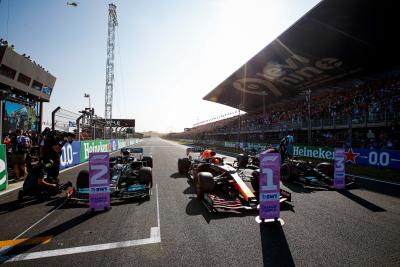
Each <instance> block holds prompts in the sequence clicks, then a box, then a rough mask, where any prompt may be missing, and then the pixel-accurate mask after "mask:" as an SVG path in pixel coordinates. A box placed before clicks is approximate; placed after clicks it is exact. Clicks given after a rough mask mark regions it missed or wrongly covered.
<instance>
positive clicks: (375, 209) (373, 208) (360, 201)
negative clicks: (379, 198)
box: [338, 191, 386, 212]
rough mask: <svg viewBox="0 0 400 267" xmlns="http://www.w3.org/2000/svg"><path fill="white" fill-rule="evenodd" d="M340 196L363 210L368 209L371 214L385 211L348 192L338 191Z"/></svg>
mask: <svg viewBox="0 0 400 267" xmlns="http://www.w3.org/2000/svg"><path fill="white" fill-rule="evenodd" d="M338 192H339V193H340V194H341V195H342V196H345V197H347V198H348V199H350V200H353V201H354V202H356V203H357V204H360V205H361V206H363V207H364V208H367V209H369V210H370V211H372V212H384V211H386V210H385V209H383V208H381V207H379V206H377V205H375V204H374V203H371V202H369V201H368V200H365V199H363V198H361V197H359V196H357V195H354V194H353V193H351V192H350V191H338Z"/></svg>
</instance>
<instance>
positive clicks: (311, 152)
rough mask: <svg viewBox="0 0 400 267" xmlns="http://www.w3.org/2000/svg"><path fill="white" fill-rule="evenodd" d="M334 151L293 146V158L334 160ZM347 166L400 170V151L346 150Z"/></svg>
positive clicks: (323, 148)
mask: <svg viewBox="0 0 400 267" xmlns="http://www.w3.org/2000/svg"><path fill="white" fill-rule="evenodd" d="M334 155H335V153H334V150H333V149H332V148H328V147H316V146H293V156H297V157H308V158H315V159H322V160H327V161H330V160H334ZM344 155H345V159H346V160H345V161H346V164H356V165H363V166H370V167H380V168H389V169H400V151H396V150H384V149H381V150H379V149H360V148H346V149H345V150H344Z"/></svg>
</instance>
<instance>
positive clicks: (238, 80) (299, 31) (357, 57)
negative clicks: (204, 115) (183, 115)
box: [203, 0, 400, 112]
mask: <svg viewBox="0 0 400 267" xmlns="http://www.w3.org/2000/svg"><path fill="white" fill-rule="evenodd" d="M398 5H399V4H398V1H386V0H383V1H364V0H325V1H322V2H320V3H319V4H318V5H316V6H315V7H314V8H313V9H311V10H310V11H309V12H308V13H306V14H305V15H304V16H303V17H302V18H300V19H299V20H298V21H297V22H296V23H295V24H293V25H292V26H291V27H290V28H289V29H287V30H286V31H285V32H283V33H282V34H281V35H280V36H278V37H277V38H276V39H275V40H274V41H272V42H271V43H270V44H269V45H267V46H266V47H265V48H264V49H262V50H261V51H260V52H259V53H258V54H256V55H255V56H254V57H253V58H251V59H250V60H249V61H248V62H246V63H245V64H244V65H243V66H242V67H240V68H239V69H238V70H237V71H236V72H234V73H233V74H232V75H231V76H229V77H228V78H227V79H226V80H225V81H223V82H222V83H221V84H220V85H218V86H217V87H216V88H215V89H214V90H212V91H211V92H210V93H208V94H207V95H206V96H205V97H204V98H203V99H205V100H209V101H213V102H217V103H220V104H224V105H228V106H231V107H235V108H238V106H239V104H241V105H242V107H241V108H240V109H241V110H245V111H247V112H255V111H260V110H262V108H263V102H264V101H265V102H264V103H265V104H266V105H268V104H270V103H276V102H280V101H285V100H289V99H291V98H293V97H298V95H299V93H301V92H302V91H304V90H306V89H312V88H315V89H316V88H321V86H327V85H329V84H333V83H336V82H339V81H341V80H343V79H345V78H350V77H354V76H356V75H357V74H362V73H368V72H373V71H379V70H382V69H387V68H392V67H398V66H399V63H398V62H399V57H400V56H399V55H400V53H399V52H398V48H399V47H400V41H399V40H400V39H399V38H397V36H396V35H397V32H398V23H397V21H396V20H397V18H396V17H397V16H398V15H397V14H396V12H397V10H399V8H398ZM266 26H267V27H268V25H266ZM319 90H323V89H319Z"/></svg>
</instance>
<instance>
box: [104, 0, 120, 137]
mask: <svg viewBox="0 0 400 267" xmlns="http://www.w3.org/2000/svg"><path fill="white" fill-rule="evenodd" d="M116 8H117V7H116V6H115V5H114V4H109V5H108V39H107V65H106V96H105V109H104V118H105V120H106V122H107V125H108V126H109V127H110V137H111V134H112V127H111V122H112V102H113V85H114V47H115V27H116V26H117V25H118V21H117V11H116Z"/></svg>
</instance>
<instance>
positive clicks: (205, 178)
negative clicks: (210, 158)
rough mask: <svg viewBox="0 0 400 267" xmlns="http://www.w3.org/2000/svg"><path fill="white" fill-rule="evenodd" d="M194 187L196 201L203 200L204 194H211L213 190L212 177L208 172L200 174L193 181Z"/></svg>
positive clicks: (213, 182)
mask: <svg viewBox="0 0 400 267" xmlns="http://www.w3.org/2000/svg"><path fill="white" fill-rule="evenodd" d="M195 185H196V195H197V198H198V199H203V198H204V193H211V192H213V191H214V190H215V181H214V177H213V175H212V174H211V173H209V172H200V173H199V174H198V176H197V179H196V180H195Z"/></svg>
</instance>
